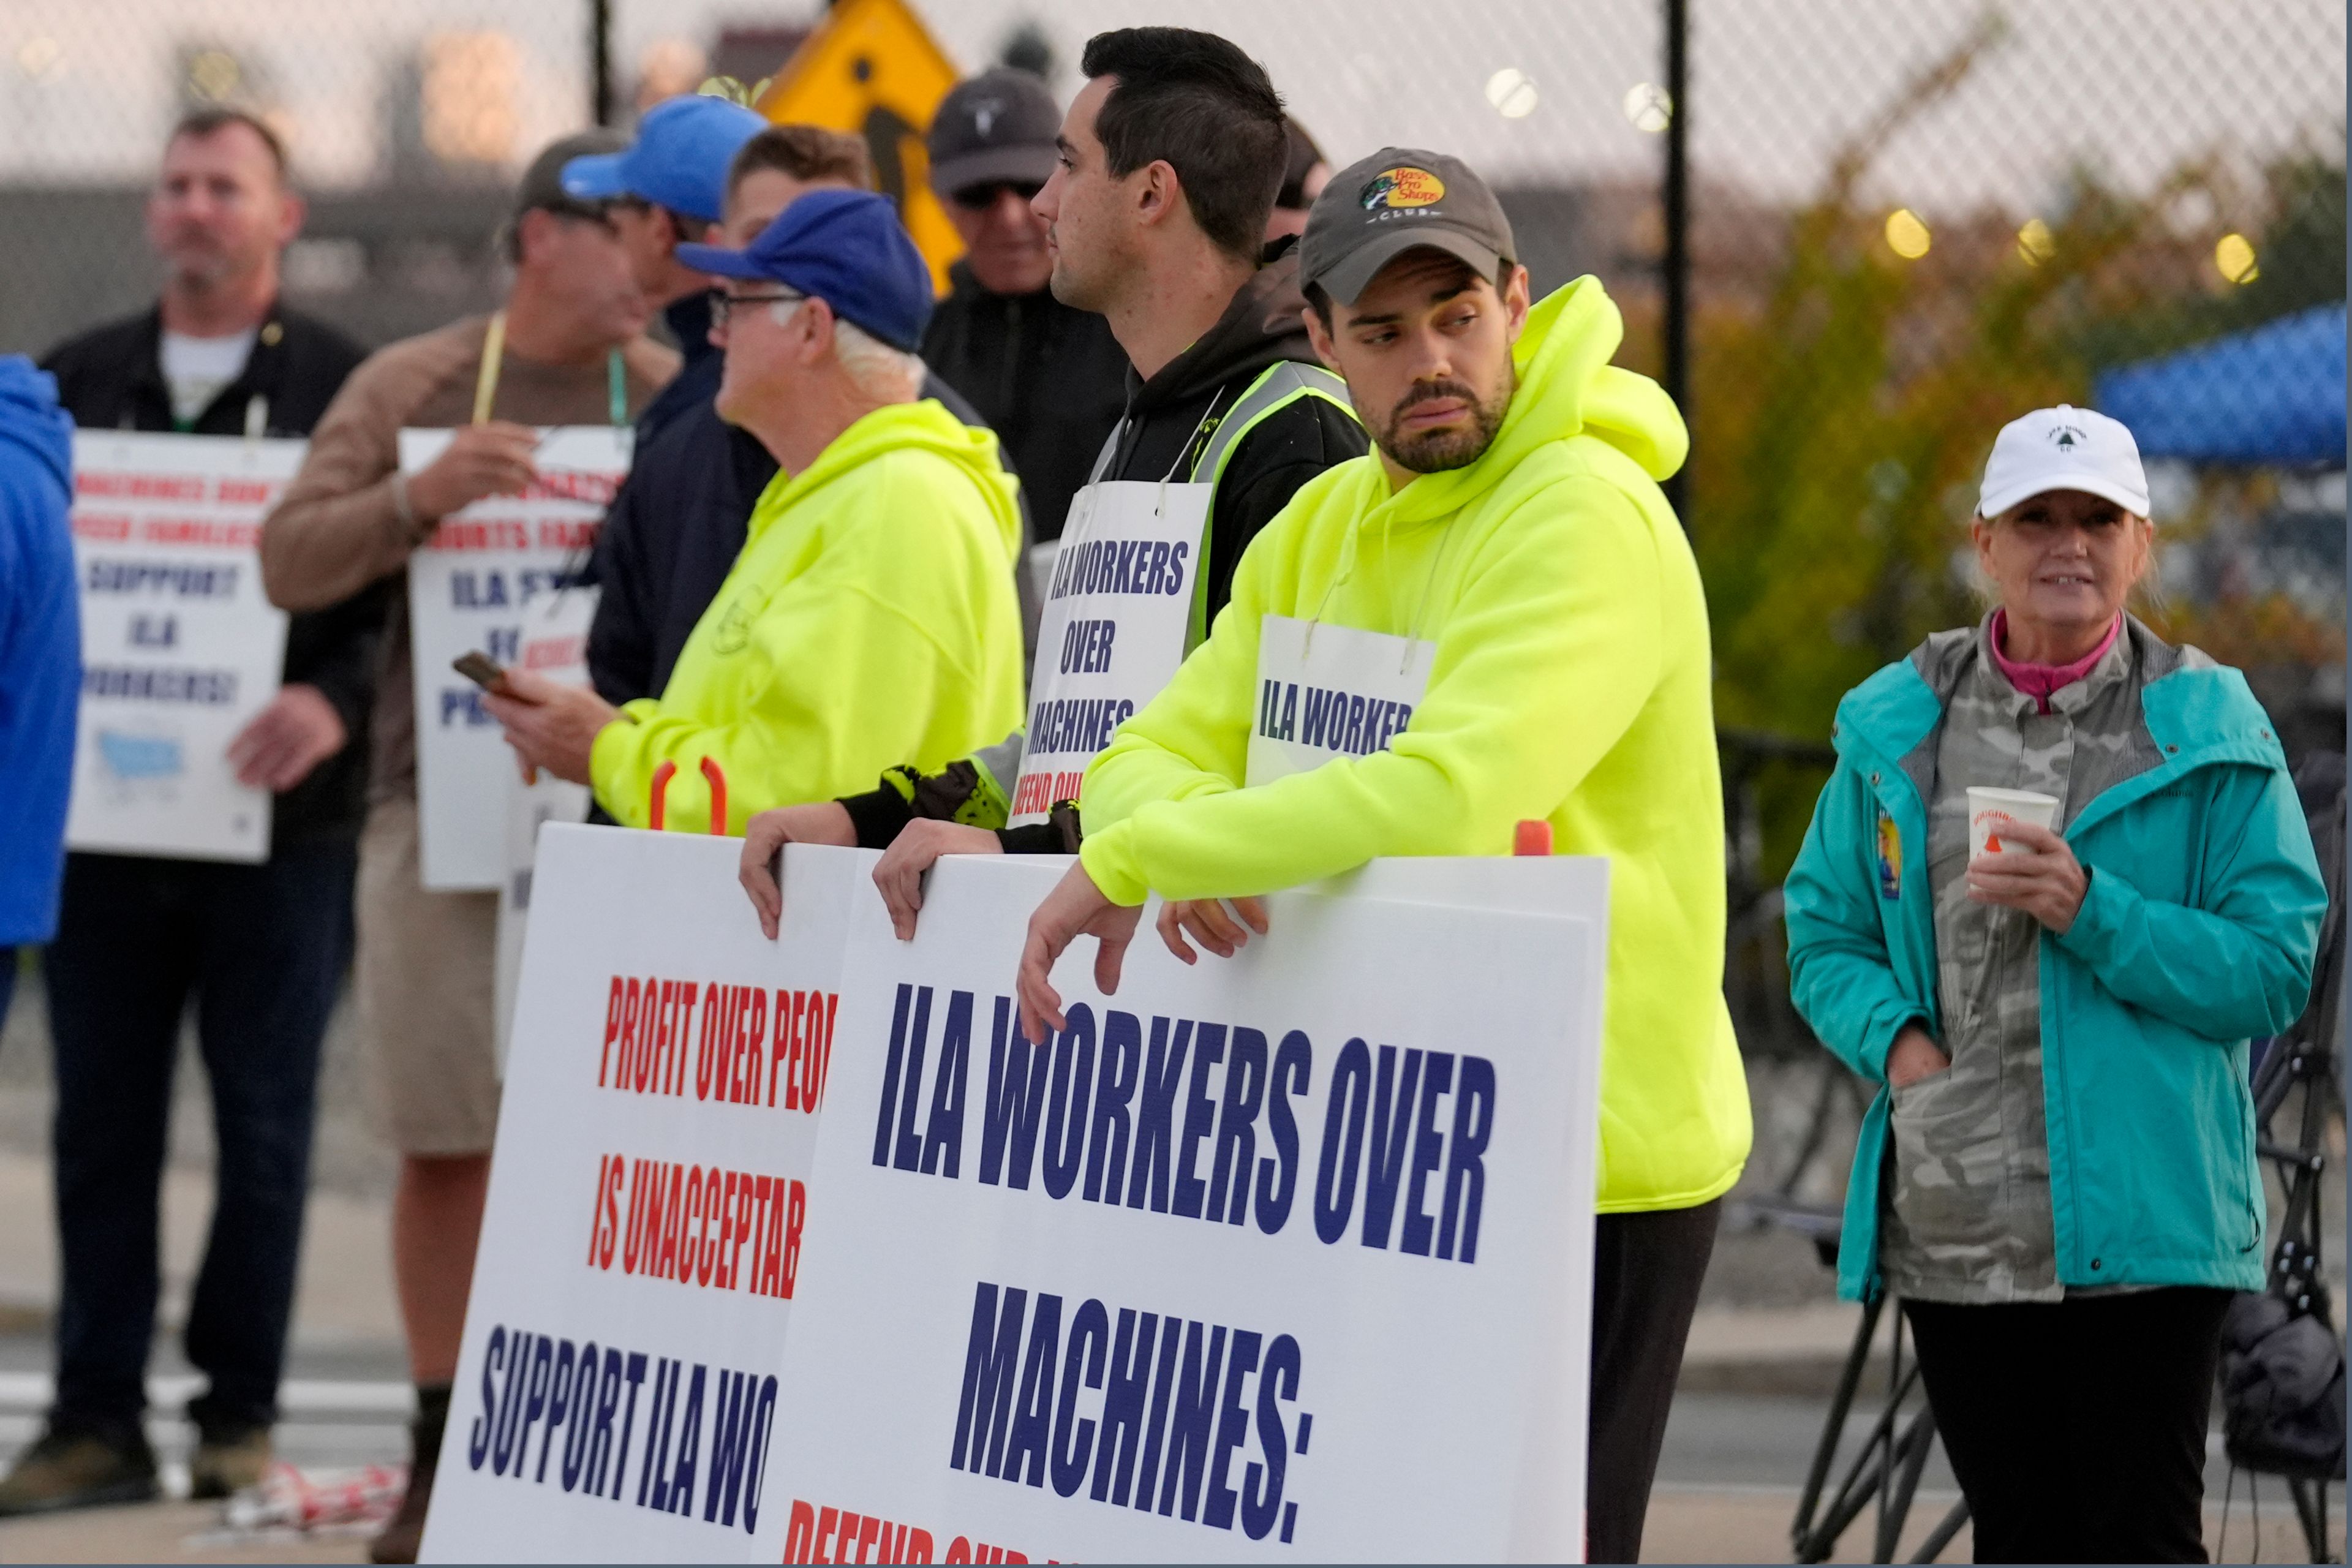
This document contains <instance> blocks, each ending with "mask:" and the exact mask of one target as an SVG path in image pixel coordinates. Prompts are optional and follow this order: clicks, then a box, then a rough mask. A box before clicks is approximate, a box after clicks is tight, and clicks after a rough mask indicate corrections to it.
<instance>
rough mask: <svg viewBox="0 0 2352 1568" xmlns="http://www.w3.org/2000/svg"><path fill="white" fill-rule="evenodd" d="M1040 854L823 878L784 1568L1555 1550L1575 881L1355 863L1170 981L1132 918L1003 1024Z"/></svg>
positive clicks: (1574, 1340) (1588, 921)
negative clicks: (796, 1566) (900, 937)
mask: <svg viewBox="0 0 2352 1568" xmlns="http://www.w3.org/2000/svg"><path fill="white" fill-rule="evenodd" d="M1064 864H1066V862H1061V861H1057V860H1048V859H1045V858H1036V859H1027V858H1012V859H995V858H982V857H971V858H949V859H946V860H943V861H942V862H940V866H939V868H937V869H936V870H935V871H934V872H933V873H932V875H931V878H930V888H929V893H928V895H927V899H926V903H925V907H924V910H923V912H922V918H921V924H920V928H919V934H918V935H917V937H916V939H915V941H914V942H910V943H901V942H895V941H894V940H892V938H891V935H890V931H889V926H888V922H887V917H886V916H885V913H884V911H883V910H882V907H881V905H880V902H879V900H877V899H872V898H867V899H853V900H851V929H850V932H849V938H848V953H847V958H846V963H845V974H844V980H843V994H842V1002H841V1014H840V1018H839V1025H838V1028H837V1030H836V1031H835V1045H834V1057H833V1064H832V1068H831V1078H830V1085H829V1088H828V1090H827V1101H826V1103H827V1112H826V1115H825V1116H824V1119H823V1121H822V1124H821V1126H820V1129H819V1134H818V1147H817V1152H816V1159H815V1164H814V1171H813V1173H812V1174H811V1177H810V1184H811V1190H812V1192H813V1193H814V1194H816V1201H814V1203H813V1204H812V1206H811V1209H810V1213H809V1216H808V1221H807V1226H806V1228H805V1230H804V1232H803V1238H802V1246H803V1251H802V1257H803V1275H804V1278H805V1279H808V1280H810V1281H811V1283H810V1285H809V1287H808V1288H807V1289H805V1290H804V1292H803V1296H802V1298H801V1299H800V1300H798V1301H797V1302H796V1303H795V1306H794V1309H793V1311H794V1316H793V1326H792V1331H791V1333H790V1335H789V1336H788V1338H787V1340H786V1342H785V1352H784V1359H783V1373H782V1399H783V1400H784V1402H785V1405H786V1408H787V1414H786V1415H783V1416H782V1417H780V1419H779V1421H778V1423H777V1430H776V1434H775V1437H774V1458H773V1460H772V1465H771V1470H770V1479H769V1482H768V1486H769V1491H768V1495H767V1497H766V1499H765V1500H764V1501H763V1503H762V1508H763V1510H765V1511H764V1512H763V1519H764V1518H765V1517H767V1515H769V1514H772V1515H774V1516H776V1517H779V1518H781V1519H782V1520H783V1521H784V1541H783V1556H784V1560H785V1561H787V1562H855V1561H866V1562H914V1563H921V1562H936V1563H961V1562H974V1563H988V1562H1020V1561H1030V1562H1045V1561H1064V1562H1068V1561H1090V1562H1113V1561H1150V1562H1186V1561H1211V1560H1233V1561H1270V1560H1285V1559H1288V1560H1293V1561H1297V1562H1339V1561H1355V1560H1362V1561H1373V1560H1389V1561H1396V1560H1414V1561H1433V1560H1444V1559H1454V1560H1477V1561H1496V1560H1502V1559H1506V1558H1514V1559H1524V1560H1536V1559H1540V1560H1549V1561H1559V1560H1566V1559H1570V1558H1574V1557H1577V1556H1579V1555H1580V1553H1581V1551H1582V1514H1583V1495H1582V1494H1583V1474H1584V1424H1585V1404H1586V1396H1585V1381H1586V1368H1587V1361H1588V1342H1589V1319H1590V1304H1591V1247H1592V1203H1593V1173H1594V1156H1595V1138H1596V1135H1597V1095H1598V1081H1599V1050H1600V1047H1599V1040H1600V1024H1601V982H1602V972H1603V962H1602V954H1603V952H1604V942H1605V927H1606V897H1605V869H1604V868H1602V867H1601V865H1600V863H1598V862H1592V861H1581V860H1570V859H1558V860H1532V859H1530V860H1475V861H1466V860H1457V861H1433V862H1421V863H1407V862H1391V863H1382V864H1378V865H1375V866H1373V867H1370V868H1367V869H1366V871H1365V872H1363V873H1360V874H1359V875H1358V876H1357V877H1355V878H1353V879H1348V881H1347V882H1346V883H1345V884H1344V885H1335V887H1334V888H1333V889H1328V890H1324V891H1310V892H1297V893H1291V894H1285V895H1279V896H1276V898H1274V899H1272V900H1269V908H1270V914H1271V920H1272V923H1273V931H1272V933H1271V934H1270V935H1268V936H1265V937H1262V938H1257V939H1255V940H1253V941H1252V942H1251V943H1250V944H1249V945H1248V947H1247V948H1245V949H1244V952H1242V953H1241V954H1240V955H1239V956H1238V957H1236V958H1234V959H1233V960H1220V959H1216V958H1213V957H1207V956H1204V957H1203V958H1202V961H1201V963H1199V964H1198V965H1197V966H1193V967H1189V968H1188V967H1187V966H1185V965H1183V964H1181V963H1178V962H1177V961H1176V960H1175V959H1174V958H1172V957H1171V956H1170V955H1169V954H1168V953H1167V952H1165V950H1164V949H1163V948H1162V947H1161V946H1160V942H1158V940H1157V938H1156V937H1154V936H1153V935H1152V934H1151V930H1150V912H1149V911H1147V913H1146V916H1145V921H1144V925H1143V928H1142V931H1141V935H1140V938H1139V941H1138V942H1136V943H1135V945H1134V946H1133V947H1132V948H1131V949H1130V950H1129V955H1128V959H1127V973H1126V975H1125V977H1124V979H1123V981H1122V982H1121V984H1120V985H1119V987H1118V994H1116V995H1113V996H1104V995H1101V994H1097V991H1096V990H1095V988H1094V986H1093V984H1092V965H1093V963H1094V946H1095V944H1094V942H1092V940H1091V939H1084V938H1082V939H1080V940H1079V941H1078V942H1076V944H1074V946H1073V948H1072V950H1071V952H1068V953H1067V954H1066V955H1065V957H1064V959H1063V961H1062V962H1061V963H1060V964H1059V965H1058V966H1057V968H1056V971H1055V984H1056V985H1057V987H1059V988H1060V990H1061V992H1062V994H1063V996H1064V997H1065V1000H1066V1008H1067V1027H1066V1028H1065V1029H1063V1030H1061V1031H1059V1032H1057V1033H1055V1034H1054V1035H1053V1036H1052V1037H1051V1038H1050V1039H1049V1040H1048V1041H1047V1043H1046V1044H1045V1045H1044V1046H1041V1047H1034V1048H1033V1047H1030V1046H1029V1045H1028V1044H1027V1043H1026V1041H1025V1040H1024V1038H1023V1037H1022V1035H1021V1032H1020V1029H1019V1026H1018V1020H1017V1017H1016V1011H1015V1004H1014V1002H1013V997H1012V994H1011V992H1012V981H1013V975H1014V973H1015V970H1016V968H1017V965H1018V963H1019V959H1020V952H1021V945H1022V940H1023V935H1024V931H1025V928H1026V923H1027V920H1028V916H1029V913H1030V911H1031V910H1034V908H1035V907H1036V906H1037V903H1038V902H1039V900H1041V899H1042V898H1043V897H1044V896H1045V893H1046V891H1047V890H1048V889H1050V888H1051V887H1052V886H1053V883H1054V881H1055V878H1056V876H1057V875H1058V874H1059V872H1060V871H1061V869H1062V867H1063V865H1064ZM1370 893H1378V894H1379V895H1380V896H1368V894H1370ZM787 907H788V908H789V907H790V902H789V899H788V900H787ZM535 938H536V933H534V940H535Z"/></svg>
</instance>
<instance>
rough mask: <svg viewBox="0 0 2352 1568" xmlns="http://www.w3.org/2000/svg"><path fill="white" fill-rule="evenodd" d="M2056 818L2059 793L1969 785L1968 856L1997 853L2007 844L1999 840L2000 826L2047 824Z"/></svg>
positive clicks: (2003, 851)
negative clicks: (2042, 793)
mask: <svg viewBox="0 0 2352 1568" xmlns="http://www.w3.org/2000/svg"><path fill="white" fill-rule="evenodd" d="M2057 819H2058V797H2057V796H2055V795H2036V794H2035V793H2034V792H2033V791H2032V790H2030V789H1994V788H1992V787H1991V786H1990V785H1987V784H1970V785H1969V858H1970V859H1974V858H1976V857H1977V856H1979V855H2000V854H2004V853H2006V852H2007V851H2008V848H2009V847H2008V846H2007V845H2005V844H2003V843H2002V842H2001V837H2000V835H2001V830H2002V829H2003V828H2005V827H2007V826H2010V825H2011V823H2015V822H2027V823H2031V824H2032V825H2033V826H2036V827H2047V826H2050V825H2051V824H2052V823H2053V822H2055V821H2056V820H2057Z"/></svg>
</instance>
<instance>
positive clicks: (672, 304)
mask: <svg viewBox="0 0 2352 1568" xmlns="http://www.w3.org/2000/svg"><path fill="white" fill-rule="evenodd" d="M766 126H767V121H764V120H762V119H761V118H760V117H759V116H758V115H756V114H754V113H752V112H751V110H748V109H746V108H744V107H743V106H742V105H741V104H740V103H730V102H728V101H727V100H725V99H723V98H705V97H702V96H701V95H699V94H689V95H688V96H687V97H683V98H673V99H669V100H665V101H663V102H661V103H657V104H656V105H654V106H653V108H651V109H649V110H646V116H645V118H644V119H643V120H640V121H638V122H637V139H636V140H635V142H631V143H630V144H629V145H628V146H627V147H626V148H625V149H623V150H622V151H621V152H618V153H589V154H587V155H586V156H585V157H580V158H574V159H572V162H571V163H567V164H565V165H564V169H563V194H564V195H568V196H571V197H572V198H574V199H575V200H578V201H586V202H609V203H611V204H612V220H613V225H614V227H615V228H617V229H619V230H620V234H621V243H622V244H624V245H625V246H627V247H629V264H630V266H631V267H632V268H635V271H636V275H637V287H638V288H639V289H643V290H645V295H646V303H647V304H649V305H652V306H653V307H654V308H655V309H656V310H660V311H661V313H662V320H663V321H666V322H667V324H668V326H669V330H670V335H671V336H672V337H673V338H675V339H676V340H677V351H678V353H680V354H681V355H683V356H684V358H685V362H686V363H684V364H683V365H681V366H680V367H679V369H678V373H677V376H676V377H675V378H674V379H672V380H671V382H670V384H668V385H667V386H665V387H663V388H662V389H661V391H659V392H657V393H656V394H655V395H654V400H653V401H652V402H651V403H649V404H647V405H646V411H645V412H644V413H643V414H640V415H638V416H637V445H638V446H640V447H643V446H644V445H645V444H646V442H649V441H651V440H652V439H653V438H654V437H656V436H657V435H659V434H660V433H661V430H662V427H663V426H666V425H667V424H668V423H669V422H670V421H671V420H673V419H675V418H677V416H679V415H681V414H683V413H685V412H686V411H687V410H688V409H689V408H691V407H693V406H694V405H696V404H698V403H700V402H702V401H704V400H705V399H707V398H709V396H710V395H712V394H713V393H715V392H717V391H718V390H719V354H718V353H717V351H715V350H714V349H712V348H711V346H710V279H708V278H705V277H704V276H703V275H702V274H701V273H699V272H697V271H695V270H694V269H693V268H690V267H688V266H687V265H686V264H685V263H683V262H681V261H679V260H678V258H677V247H679V246H681V245H699V244H701V243H702V242H703V241H705V240H708V239H709V238H711V237H712V235H711V232H710V231H711V230H712V229H714V228H716V227H718V226H719V217H720V216H721V215H722V212H723V210H724V208H725V206H726V205H727V168H728V164H729V163H730V162H731V161H732V160H733V158H734V156H735V153H736V151H737V150H738V149H739V148H740V147H741V146H742V145H743V143H745V142H749V141H750V140H751V138H752V137H754V136H757V135H759V134H760V132H761V131H762V130H764V129H765V128H766Z"/></svg>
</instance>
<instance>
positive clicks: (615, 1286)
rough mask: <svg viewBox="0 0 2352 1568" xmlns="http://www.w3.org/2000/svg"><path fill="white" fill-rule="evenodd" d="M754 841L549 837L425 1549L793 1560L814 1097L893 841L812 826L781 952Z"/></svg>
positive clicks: (593, 830) (791, 886)
mask: <svg viewBox="0 0 2352 1568" xmlns="http://www.w3.org/2000/svg"><path fill="white" fill-rule="evenodd" d="M740 848H741V842H740V840H737V839H729V838H715V837H702V836H700V835H695V836H687V835H681V834H662V833H630V832H624V831H619V830H615V829H612V828H600V827H587V826H568V825H562V824H551V825H549V826H546V827H545V828H543V829H542V830H541V841H540V847H539V854H538V858H537V863H536V865H535V867H534V868H533V870H532V878H531V879H532V887H533V891H534V894H535V896H534V898H533V900H532V909H531V914H530V927H529V933H528V936H527V938H526V940H525V948H524V954H523V962H522V971H521V976H520V981H519V983H518V985H517V995H516V1004H515V1016H514V1025H513V1034H512V1040H513V1044H512V1047H511V1050H510V1053H509V1057H508V1059H507V1068H506V1088H505V1097H504V1100H503V1101H502V1103H501V1104H500V1107H499V1134H498V1160H497V1162H496V1163H495V1164H494V1165H493V1167H492V1169H491V1173H490V1192H489V1202H488V1208H487V1211H486V1213H485V1215H484V1219H483V1225H482V1239H481V1247H480V1252H479V1255H478V1259H477V1261H476V1264H475V1268H474V1283H473V1292H472V1296H471V1298H470V1300H469V1302H468V1304H467V1319H466V1333H465V1339H464V1342H463V1346H462V1349H461V1352H460V1354H459V1358H458V1370H457V1388H456V1392H455V1394H454V1395H453V1397H452V1401H451V1406H450V1413H449V1430H448V1436H447V1438H446V1441H445V1443H444V1444H443V1447H442V1450H441V1468H440V1469H439V1471H438V1473H437V1475H436V1479H435V1482H434V1492H433V1509H432V1513H431V1517H430V1520H429V1521H428V1523H427V1527H426V1532H425V1551H424V1556H425V1561H427V1562H507V1563H513V1562H599V1563H665V1562H691V1563H725V1562H763V1563H773V1562H775V1561H777V1559H778V1558H779V1557H780V1556H781V1555H782V1550H783V1540H784V1527H785V1523H786V1519H787V1512H786V1510H782V1509H780V1508H778V1507H776V1506H775V1503H774V1497H775V1494H774V1492H773V1490H772V1488H771V1487H770V1485H769V1484H768V1482H767V1480H766V1479H765V1478H766V1476H767V1475H768V1473H769V1470H770V1458H771V1455H772V1450H773V1447H774V1442H775V1436H776V1434H777V1433H778V1432H779V1431H780V1430H782V1427H783V1426H787V1425H789V1424H790V1423H791V1422H793V1421H795V1420H798V1419H800V1417H799V1415H798V1414H797V1409H798V1405H797V1401H796V1400H795V1399H793V1397H791V1395H790V1392H789V1390H788V1389H787V1388H786V1387H785V1386H784V1385H783V1384H782V1383H781V1382H780V1381H779V1373H780V1370H781V1367H782V1354H783V1343H784V1334H785V1328H786V1325H787V1323H788V1322H789V1321H790V1319H791V1316H792V1314H793V1311H794V1310H795V1302H796V1300H797V1299H798V1298H799V1297H800V1296H801V1295H802V1294H803V1291H804V1289H805V1288H806V1285H807V1283H808V1280H809V1275H808V1273H807V1270H806V1269H805V1268H803V1266H802V1263H801V1237H802V1234H803V1228H804V1226H806V1224H807V1221H808V1218H809V1216H810V1215H813V1214H814V1213H816V1212H818V1211H820V1210H822V1209H823V1207H824V1196H823V1192H822V1189H821V1188H820V1187H819V1186H817V1184H815V1183H814V1180H813V1179H812V1177H811V1173H810V1163H811V1158H812V1155H813V1154H814V1147H815V1128H816V1123H817V1109H818V1107H819V1106H820V1105H822V1104H824V1102H825V1101H826V1100H828V1099H829V1098H830V1094H829V1090H828V1088H827V1079H828V1076H829V1073H828V1068H829V1067H830V1063H831V1060H832V1046H833V1040H834V1029H835V1022H836V1019H837V1012H836V1008H837V1005H838V1001H839V996H840V986H841V965H842V957H843V942H844V936H845V929H846V927H847V925H848V915H849V910H850V908H851V906H852V904H853V902H858V903H866V904H873V905H875V906H876V907H877V909H878V908H879V907H880V901H879V900H877V899H876V898H875V896H874V889H873V884H872V882H871V879H870V873H871V870H872V867H873V862H874V859H875V857H874V856H873V855H872V854H871V853H870V852H866V851H860V850H854V849H837V848H831V847H824V846H814V845H801V844H795V845H793V846H792V847H790V848H789V849H788V850H787V851H786V852H785V857H784V877H783V889H784V918H783V929H782V932H781V934H780V937H779V940H777V941H776V942H769V941H767V940H766V939H765V938H763V937H761V934H760V929H759V925H758V922H757V921H754V920H753V918H752V916H751V910H749V909H748V908H747V907H745V905H744V903H743V900H742V895H741V893H740V891H739V890H738V889H737V886H736V879H735V877H736V857H737V855H738V854H739V853H740ZM885 930H886V933H887V927H886V928H885Z"/></svg>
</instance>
